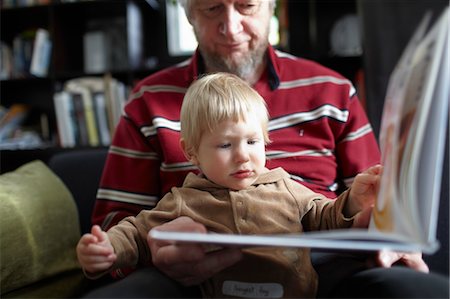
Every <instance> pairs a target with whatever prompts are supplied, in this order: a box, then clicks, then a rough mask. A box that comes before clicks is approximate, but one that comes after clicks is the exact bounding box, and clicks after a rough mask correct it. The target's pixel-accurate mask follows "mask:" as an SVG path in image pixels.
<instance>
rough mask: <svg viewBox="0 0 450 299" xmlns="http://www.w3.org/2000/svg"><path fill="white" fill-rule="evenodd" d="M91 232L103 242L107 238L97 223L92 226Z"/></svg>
mask: <svg viewBox="0 0 450 299" xmlns="http://www.w3.org/2000/svg"><path fill="white" fill-rule="evenodd" d="M91 233H92V234H93V235H94V236H96V237H97V238H98V242H103V241H105V239H106V238H107V236H106V233H105V232H104V231H103V230H102V229H101V228H100V226H98V225H94V226H92V229H91Z"/></svg>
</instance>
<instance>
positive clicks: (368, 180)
mask: <svg viewBox="0 0 450 299" xmlns="http://www.w3.org/2000/svg"><path fill="white" fill-rule="evenodd" d="M381 172H382V166H381V165H375V166H372V167H370V168H369V169H367V170H366V171H364V172H362V173H360V174H358V175H357V176H356V177H355V180H354V181H353V184H352V187H351V189H350V194H349V199H348V202H347V204H346V207H345V211H344V214H345V216H347V217H353V216H354V215H356V214H357V213H359V212H361V211H364V210H367V209H371V208H372V207H373V205H374V203H375V201H376V199H377V195H378V191H379V187H380V176H381Z"/></svg>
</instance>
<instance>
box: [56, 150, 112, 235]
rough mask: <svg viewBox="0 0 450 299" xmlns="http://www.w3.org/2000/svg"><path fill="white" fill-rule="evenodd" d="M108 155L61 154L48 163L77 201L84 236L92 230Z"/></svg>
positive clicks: (102, 152)
mask: <svg viewBox="0 0 450 299" xmlns="http://www.w3.org/2000/svg"><path fill="white" fill-rule="evenodd" d="M107 153H108V149H107V148H92V149H76V150H70V151H64V152H59V153H57V154H55V155H54V156H52V157H51V158H50V160H49V162H48V166H49V167H50V169H52V170H53V172H55V173H56V174H57V175H58V176H59V177H60V178H61V180H62V181H63V182H64V183H65V184H66V186H67V188H68V189H69V190H70V192H71V193H72V196H73V198H74V199H75V202H76V204H77V208H78V214H79V219H80V229H81V233H82V234H83V233H86V232H89V231H90V229H91V214H92V210H93V208H94V203H95V198H96V195H97V189H98V186H99V183H100V178H101V175H102V172H103V166H104V163H105V160H106V155H107Z"/></svg>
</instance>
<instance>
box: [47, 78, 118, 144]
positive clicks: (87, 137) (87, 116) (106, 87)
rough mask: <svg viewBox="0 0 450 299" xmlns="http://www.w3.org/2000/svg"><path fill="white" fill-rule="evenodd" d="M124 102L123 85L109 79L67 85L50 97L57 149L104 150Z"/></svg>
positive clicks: (74, 80)
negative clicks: (53, 108) (89, 148)
mask: <svg viewBox="0 0 450 299" xmlns="http://www.w3.org/2000/svg"><path fill="white" fill-rule="evenodd" d="M125 99H126V92H125V85H124V84H123V83H122V82H120V81H118V80H116V79H114V78H112V77H111V76H110V75H105V77H81V78H75V79H72V80H69V81H67V82H66V83H65V84H64V89H63V90H62V91H61V92H57V93H55V95H54V105H55V112H56V119H57V127H58V133H59V139H60V145H61V146H62V147H73V146H80V145H81V146H92V147H95V146H108V145H109V144H110V143H111V136H112V134H113V132H114V128H115V125H116V124H117V122H118V121H119V118H120V114H121V111H122V108H123V105H124V103H125ZM67 130H70V133H67Z"/></svg>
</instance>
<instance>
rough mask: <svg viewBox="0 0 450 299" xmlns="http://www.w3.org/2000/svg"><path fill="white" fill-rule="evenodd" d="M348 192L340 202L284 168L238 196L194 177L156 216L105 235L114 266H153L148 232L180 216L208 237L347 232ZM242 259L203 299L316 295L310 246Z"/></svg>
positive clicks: (252, 251)
mask: <svg viewBox="0 0 450 299" xmlns="http://www.w3.org/2000/svg"><path fill="white" fill-rule="evenodd" d="M347 197H348V191H347V192H344V193H343V194H342V195H340V196H339V197H338V198H337V199H336V200H331V199H327V198H325V197H324V196H323V195H320V194H318V193H314V192H313V191H311V190H309V189H308V188H306V187H304V186H303V185H301V184H299V183H297V182H295V181H293V180H291V179H290V178H289V174H288V173H287V172H285V171H284V170H283V169H281V168H277V169H274V170H271V171H269V172H267V173H265V174H262V175H261V176H260V177H259V178H258V180H257V181H256V182H255V183H254V184H253V185H252V186H250V187H249V188H247V189H245V190H239V191H233V190H229V189H225V188H223V187H221V186H219V185H216V184H214V183H212V182H211V181H208V180H207V179H205V178H202V177H199V176H196V175H194V174H192V173H191V174H189V175H188V176H187V177H186V180H185V182H184V184H183V187H181V188H172V190H171V192H170V193H168V194H167V195H166V196H164V198H162V199H161V200H160V201H159V203H158V205H157V206H156V207H155V208H154V209H152V210H143V211H142V212H141V213H140V214H139V215H137V216H136V217H127V218H125V219H124V220H123V221H121V222H120V223H119V224H118V225H116V226H115V227H113V228H111V229H110V230H109V231H108V235H109V237H110V240H111V243H112V244H113V247H114V250H115V252H116V254H117V256H118V259H117V262H116V263H115V265H114V268H122V267H129V266H134V265H137V264H139V263H142V264H147V265H148V264H151V253H150V250H149V248H148V245H147V241H146V240H147V234H148V232H149V230H150V229H152V228H153V227H155V226H158V225H160V224H162V223H165V222H168V221H170V220H173V219H175V218H177V217H179V216H189V217H191V218H192V219H193V220H194V221H197V222H200V223H203V224H204V225H205V226H206V228H207V229H208V230H209V231H211V232H216V233H229V234H286V233H301V232H303V231H313V230H325V229H334V228H346V227H349V226H351V224H352V223H353V220H352V219H348V218H345V217H344V216H343V213H342V209H343V207H344V204H345V202H346V200H347ZM243 253H244V258H243V259H242V260H241V261H240V262H238V263H236V264H235V265H233V266H231V267H229V268H228V269H226V270H224V271H222V272H221V273H219V274H217V275H215V276H214V277H212V278H211V279H210V280H208V281H206V282H205V283H203V284H202V291H203V294H204V296H205V297H208V298H210V297H211V298H212V297H216V298H217V297H221V298H223V297H247V298H248V297H254V298H263V297H272V298H276V297H285V298H293V297H314V296H315V294H316V289H317V276H316V273H315V271H314V269H313V267H312V265H311V261H310V255H309V249H306V248H293V249H291V248H277V247H273V248H272V247H264V248H256V247H255V248H245V249H243Z"/></svg>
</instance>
